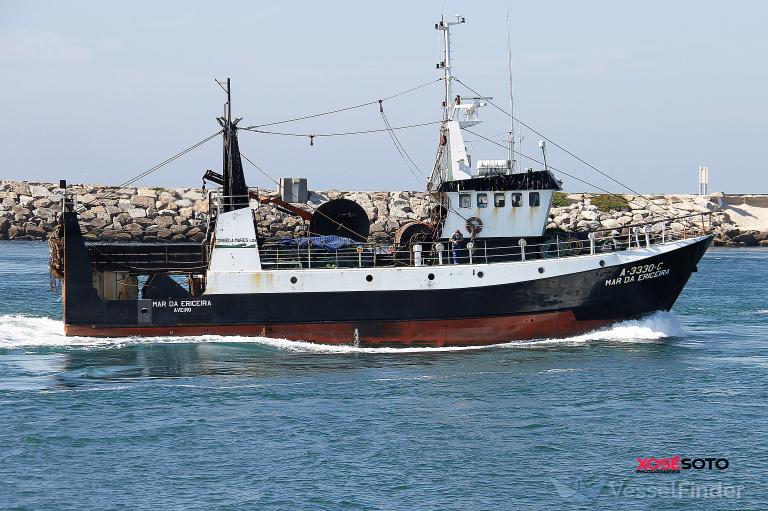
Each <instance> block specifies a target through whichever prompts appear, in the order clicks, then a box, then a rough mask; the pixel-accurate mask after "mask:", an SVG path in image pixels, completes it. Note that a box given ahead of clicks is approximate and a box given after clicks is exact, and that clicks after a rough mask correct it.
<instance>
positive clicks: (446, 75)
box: [435, 14, 465, 121]
mask: <svg viewBox="0 0 768 511" xmlns="http://www.w3.org/2000/svg"><path fill="white" fill-rule="evenodd" d="M455 17H456V21H445V20H444V19H442V18H441V19H440V22H439V23H435V29H436V30H442V31H443V61H442V62H440V63H439V64H438V65H437V68H438V69H440V68H442V69H443V80H444V81H445V100H444V101H443V120H444V121H447V120H448V119H450V118H452V117H453V115H452V114H453V92H452V90H451V82H452V81H453V76H452V75H451V27H452V26H453V25H460V24H461V23H464V21H465V20H464V17H463V16H459V15H458V14H457V15H456V16H455Z"/></svg>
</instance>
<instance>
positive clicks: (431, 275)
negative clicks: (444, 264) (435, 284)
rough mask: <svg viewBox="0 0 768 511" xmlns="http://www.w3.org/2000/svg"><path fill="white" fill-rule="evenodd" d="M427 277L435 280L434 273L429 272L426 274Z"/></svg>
mask: <svg viewBox="0 0 768 511" xmlns="http://www.w3.org/2000/svg"><path fill="white" fill-rule="evenodd" d="M427 278H428V279H429V280H435V274H434V273H430V274H429V275H427Z"/></svg>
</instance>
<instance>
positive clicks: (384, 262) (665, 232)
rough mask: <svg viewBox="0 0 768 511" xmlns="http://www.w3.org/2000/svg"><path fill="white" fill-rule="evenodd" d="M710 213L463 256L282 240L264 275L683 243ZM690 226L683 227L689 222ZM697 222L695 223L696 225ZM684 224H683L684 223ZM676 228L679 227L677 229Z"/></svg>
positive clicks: (468, 246)
mask: <svg viewBox="0 0 768 511" xmlns="http://www.w3.org/2000/svg"><path fill="white" fill-rule="evenodd" d="M711 215H712V214H711V212H702V213H693V214H690V215H685V216H680V217H674V218H668V219H664V220H656V221H652V222H645V223H638V224H627V225H624V226H623V227H620V228H616V229H597V230H594V231H583V232H574V233H565V232H561V233H555V234H553V235H552V236H551V237H550V238H548V239H546V240H545V241H544V242H542V243H528V241H527V240H526V239H524V238H521V239H520V240H518V241H517V243H516V244H510V245H505V246H489V244H488V240H487V239H485V240H484V239H479V240H473V239H470V240H469V241H468V242H467V243H464V244H463V245H462V246H461V247H460V248H459V249H458V250H453V249H452V247H451V246H450V243H449V242H447V241H441V242H435V243H433V242H430V243H421V244H415V245H413V246H398V245H396V244H377V243H351V244H350V245H349V246H347V247H344V248H340V249H337V250H324V249H321V248H318V247H313V245H312V243H311V241H310V240H306V243H305V246H300V245H299V244H298V243H297V244H295V246H281V245H280V243H279V242H278V241H277V240H266V241H264V242H262V243H261V244H260V248H259V253H260V257H261V262H262V266H263V267H264V268H265V269H294V270H295V269H308V268H355V267H360V268H369V267H387V266H434V265H446V264H487V263H495V262H505V261H525V260H530V259H541V258H547V259H549V258H563V257H574V256H579V255H587V254H595V253H605V252H616V251H621V250H630V249H635V248H641V247H649V246H651V245H656V244H659V243H666V242H669V241H675V240H679V239H686V238H691V237H696V236H703V235H706V234H709V232H710V230H711ZM686 220H687V222H684V221H686ZM692 220H695V222H693V221H692ZM683 222H684V223H683ZM673 224H674V225H673Z"/></svg>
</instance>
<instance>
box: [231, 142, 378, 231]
mask: <svg viewBox="0 0 768 511" xmlns="http://www.w3.org/2000/svg"><path fill="white" fill-rule="evenodd" d="M240 156H242V157H243V158H245V161H247V162H248V163H250V164H251V165H253V166H254V167H255V168H256V170H258V171H259V172H261V173H262V174H264V175H265V176H266V177H267V179H269V180H270V181H272V182H273V183H275V184H276V185H277V186H278V189H279V187H280V183H278V182H277V180H276V179H275V178H273V177H272V176H270V175H269V174H268V173H267V172H266V171H265V170H263V169H262V168H261V167H259V166H258V165H256V164H255V163H253V162H252V161H251V159H250V158H248V157H247V156H246V155H244V154H243V153H242V151H241V152H240ZM312 214H313V215H314V214H320V215H321V216H324V217H325V218H326V219H328V220H330V221H331V222H333V223H334V224H336V225H338V226H339V227H341V228H342V229H344V230H346V231H349V232H351V233H352V234H354V235H355V236H358V237H360V238H367V236H363V235H362V234H360V233H359V232H356V231H354V230H353V229H350V228H349V227H347V226H346V225H344V224H342V223H341V222H339V221H337V220H334V219H333V218H331V217H330V216H328V215H326V214H325V213H323V212H322V211H319V210H318V209H314V210H312ZM369 221H370V220H369ZM307 232H309V233H310V234H315V233H312V232H311V231H309V229H307Z"/></svg>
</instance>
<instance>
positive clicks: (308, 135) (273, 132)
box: [240, 121, 443, 138]
mask: <svg viewBox="0 0 768 511" xmlns="http://www.w3.org/2000/svg"><path fill="white" fill-rule="evenodd" d="M442 122H443V121H431V122H422V123H417V124H408V125H406V126H394V127H389V128H379V129H370V130H359V131H344V132H339V133H289V132H285V131H267V130H260V129H257V128H250V127H249V128H240V129H241V130H245V131H250V132H252V133H261V134H264V135H282V136H284V137H307V138H319V137H343V136H347V135H366V134H369V133H382V132H384V131H390V130H405V129H410V128H420V127H422V126H432V125H435V124H441V123H442Z"/></svg>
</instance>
